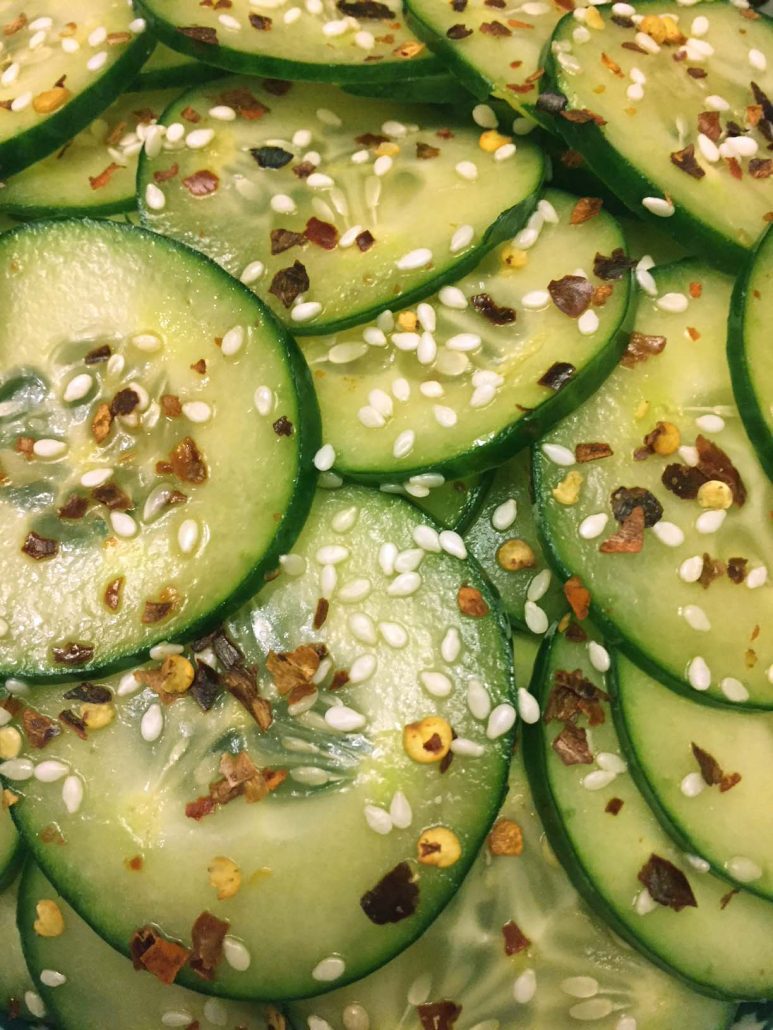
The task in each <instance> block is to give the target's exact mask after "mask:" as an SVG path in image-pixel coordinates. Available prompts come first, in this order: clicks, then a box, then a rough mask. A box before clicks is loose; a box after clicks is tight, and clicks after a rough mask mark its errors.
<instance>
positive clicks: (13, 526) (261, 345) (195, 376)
mask: <svg viewBox="0 0 773 1030" xmlns="http://www.w3.org/2000/svg"><path fill="white" fill-rule="evenodd" d="M42 258H44V260H42ZM63 297H66V298H67V300H66V302H63V301H62V298H63ZM0 308H2V310H3V312H4V318H3V321H2V326H1V327H0V355H1V356H2V357H0V363H1V364H2V366H3V373H2V388H1V390H0V399H2V402H3V407H2V409H0V411H1V412H2V421H1V422H0V427H1V428H0V433H1V434H2V435H0V446H2V465H3V469H4V472H5V475H6V477H7V482H6V483H5V484H4V485H3V486H2V487H0V539H1V540H2V546H3V550H4V555H5V557H4V576H3V578H2V583H0V612H2V616H3V619H4V620H5V621H7V622H8V624H9V627H10V629H9V632H8V633H7V634H6V635H5V636H3V638H2V640H0V668H2V669H3V670H5V671H6V672H7V673H8V674H10V675H14V676H21V677H25V676H30V677H33V676H44V675H52V674H59V675H61V674H63V673H67V671H68V668H67V666H66V665H62V664H59V665H57V664H56V662H55V661H54V658H53V654H52V648H53V647H58V646H63V645H64V644H66V643H70V642H77V643H83V644H89V645H93V646H94V648H95V650H94V654H93V657H92V659H91V660H89V661H87V662H85V663H84V664H82V665H80V666H79V667H78V668H79V670H84V669H86V668H105V667H106V666H108V665H109V664H111V663H114V662H116V661H118V660H119V659H123V660H124V661H125V660H127V659H128V658H130V657H131V655H132V654H136V652H137V651H138V650H140V649H141V648H142V647H143V646H146V645H150V644H152V643H153V642H154V641H157V640H159V639H164V638H166V637H167V636H170V635H172V634H175V633H178V634H179V633H180V632H182V631H183V630H186V629H191V628H192V627H193V626H194V625H195V624H196V623H197V622H198V621H200V620H201V619H202V618H203V617H205V616H207V615H208V614H209V613H213V616H214V617H216V616H217V611H216V610H217V608H218V606H220V605H222V604H224V603H225V602H227V601H228V600H229V599H230V598H231V597H232V595H233V594H234V593H235V592H236V591H238V590H239V589H240V588H241V587H242V586H243V584H244V582H245V580H247V579H248V577H249V576H250V575H251V574H252V573H253V570H254V569H255V567H256V566H258V565H259V564H260V563H261V562H262V561H263V560H264V559H266V560H269V561H270V560H272V556H271V555H270V553H269V555H268V558H266V556H267V552H270V551H271V549H272V548H273V547H275V546H277V536H279V538H280V539H279V541H278V543H279V545H280V546H285V545H286V544H287V543H289V542H290V541H289V540H288V539H287V537H288V533H289V535H290V536H292V534H294V533H295V532H296V531H297V525H295V524H294V523H295V522H296V521H300V518H299V517H298V513H297V507H298V504H299V503H300V500H299V497H300V495H299V492H298V491H299V485H301V486H302V485H303V482H304V481H303V479H302V478H301V479H300V484H299V477H301V476H303V475H305V474H306V473H305V472H304V473H301V472H300V470H299V465H300V464H301V462H302V461H303V462H304V464H305V462H306V461H308V460H309V457H310V456H309V455H304V453H303V452H304V450H305V448H307V447H309V446H310V447H311V450H312V453H313V450H314V449H315V448H316V447H317V446H318V443H317V442H316V440H315V438H314V437H315V432H314V430H315V427H314V420H313V414H314V409H313V400H311V399H310V397H309V396H306V397H305V398H304V399H303V402H302V403H303V413H301V411H300V409H299V400H298V390H301V391H303V390H304V377H303V373H302V372H301V371H300V369H299V365H298V363H297V362H298V359H297V358H296V356H295V351H294V350H293V346H292V343H291V341H290V340H289V339H287V338H285V337H284V335H283V334H282V332H281V330H280V329H279V328H278V327H277V326H276V324H275V323H274V321H273V320H272V319H269V317H268V316H267V314H266V312H265V310H264V309H263V308H262V307H261V306H260V305H259V304H257V303H256V301H255V298H254V297H253V296H252V295H251V294H250V293H249V291H247V290H245V289H242V288H241V287H240V286H239V285H238V284H236V283H234V282H233V281H232V280H230V279H228V278H227V277H225V276H224V275H223V273H222V272H221V270H220V269H219V268H218V267H217V266H216V265H213V264H212V263H210V262H208V261H204V260H202V259H201V258H200V257H198V256H197V255H194V254H192V253H191V252H190V251H188V250H186V249H183V248H179V247H177V246H176V245H175V244H173V243H171V242H169V241H167V240H164V239H161V238H159V237H156V236H153V235H151V234H148V233H145V232H143V231H141V230H137V229H134V228H130V227H128V226H119V225H116V224H112V223H108V222H106V221H105V222H86V221H83V222H79V221H62V222H50V223H37V224H34V225H31V226H29V227H28V228H25V229H21V230H19V231H18V232H15V233H10V234H7V235H5V236H3V237H1V238H0ZM235 326H242V327H248V328H247V331H246V333H245V342H244V345H243V347H242V348H241V350H240V351H239V352H238V353H237V354H236V355H235V356H233V357H226V356H224V355H223V354H222V353H221V351H220V349H219V348H218V347H217V346H216V345H215V338H216V337H223V336H224V334H225V333H227V332H228V331H230V330H231V329H232V328H233V327H235ZM147 333H156V334H157V335H158V336H159V338H160V339H161V340H162V342H163V346H162V348H161V350H159V351H155V352H153V353H148V352H147V351H142V350H140V349H139V348H138V347H136V346H135V345H134V344H133V343H131V342H130V341H131V339H133V338H134V336H135V334H147ZM103 344H108V345H109V346H110V347H111V349H112V351H113V353H115V354H120V355H121V356H123V357H124V358H125V368H124V371H123V373H122V374H118V373H116V374H111V373H109V372H108V371H107V363H105V362H102V363H100V364H96V365H91V366H87V365H85V363H84V358H85V356H86V354H88V353H89V352H90V351H91V350H92V349H94V348H95V347H97V346H100V345H103ZM202 357H204V358H205V359H206V361H207V374H206V375H203V376H202V375H200V374H199V373H197V372H195V371H193V370H192V369H191V365H192V364H193V363H194V362H196V361H198V360H199V359H200V358H202ZM87 370H88V372H89V373H90V374H91V375H92V380H93V381H92V385H91V388H90V390H89V393H88V394H86V396H85V397H84V398H83V399H82V400H81V401H73V402H71V403H70V402H66V401H65V400H64V399H63V391H64V389H65V388H66V386H67V385H68V384H69V383H70V382H71V381H72V379H73V378H74V376H75V375H76V374H78V375H80V374H84V373H86V371H87ZM130 382H136V383H138V384H140V385H142V386H144V388H145V389H146V391H147V392H148V395H149V403H148V407H147V409H146V411H147V412H148V413H149V414H148V415H147V416H145V415H143V418H144V422H140V424H139V426H137V427H133V426H132V425H128V424H126V422H123V423H121V420H120V419H118V418H117V419H116V420H115V422H116V425H114V426H112V427H111V432H110V435H109V436H108V437H107V439H106V440H105V441H104V442H103V443H102V444H98V443H97V442H96V440H95V438H94V436H93V435H92V432H91V423H92V419H93V417H94V414H95V412H96V410H97V407H98V405H99V404H100V403H110V402H111V400H112V398H113V397H114V396H115V394H116V393H117V391H118V390H119V389H122V388H126V387H127V384H128V383H130ZM261 384H265V385H268V386H270V387H271V388H272V389H273V391H274V395H275V400H276V403H275V411H274V413H273V414H270V415H269V416H267V417H266V416H264V415H261V414H259V413H258V411H257V410H256V407H255V403H254V393H255V389H256V387H257V386H258V385H261ZM163 394H173V395H176V396H178V397H179V398H180V400H181V402H184V403H188V402H191V401H194V400H195V401H203V402H205V403H207V404H209V405H210V409H211V412H212V417H211V419H210V421H209V422H208V423H206V424H194V423H192V422H191V421H190V420H189V419H188V417H187V415H185V414H183V415H181V416H180V417H178V418H174V419H172V418H166V417H164V416H162V417H160V418H159V419H158V421H157V423H156V424H155V426H154V425H153V424H152V423H153V417H154V415H155V414H156V413H157V412H156V409H155V408H154V407H152V406H151V404H152V403H154V402H157V400H158V398H159V397H160V396H161V395H163ZM193 410H194V413H195V412H196V411H197V409H193ZM280 414H281V415H285V416H286V417H287V418H288V419H289V420H290V421H291V422H292V423H293V425H294V426H295V432H294V434H293V435H292V436H289V437H288V436H277V434H276V433H275V432H274V430H273V428H272V420H273V419H275V418H277V417H278V416H279V415H280ZM135 417H136V413H135ZM129 421H131V419H130V420H129ZM119 423H120V424H119ZM24 436H27V437H31V438H34V439H35V440H40V439H46V440H60V441H64V442H66V443H67V444H68V450H67V451H66V452H65V453H64V455H63V456H61V457H58V458H52V459H50V460H49V459H46V458H42V457H34V458H33V460H27V459H26V458H25V457H24V455H23V454H21V453H18V452H17V450H16V446H17V440H18V439H19V437H24ZM186 437H191V438H192V439H193V440H194V441H195V442H196V445H197V446H198V448H199V449H200V452H201V453H202V454H203V456H204V459H205V461H206V463H207V465H208V470H209V472H208V478H207V480H206V482H203V483H199V484H194V483H187V482H182V481H180V480H179V479H177V478H176V477H174V476H172V475H163V476H160V475H159V474H158V473H157V472H156V462H158V461H159V460H164V459H168V456H169V453H170V451H172V449H173V448H175V447H176V446H177V445H178V444H179V442H180V441H181V440H184V439H185V438H186ZM309 437H311V439H310V438H309ZM237 441H238V444H237V443H236V442H237ZM130 454H131V455H132V457H133V459H134V460H133V461H132V460H131V458H128V456H129V455H130ZM245 455H249V462H250V472H251V474H250V475H249V476H245V475H244V474H243V473H244V462H245ZM96 468H114V469H115V468H120V471H119V472H116V474H115V476H114V480H115V482H116V484H117V485H118V486H119V487H120V488H121V489H122V490H123V491H124V492H125V493H126V494H128V495H129V496H130V498H131V500H132V502H133V507H132V512H131V514H132V517H134V519H135V521H136V524H137V527H138V528H137V532H136V535H135V536H134V537H133V538H128V537H120V536H118V535H116V530H115V528H114V526H113V525H112V524H111V523H110V522H108V517H109V513H108V511H107V509H106V507H105V506H103V505H101V504H97V503H94V504H93V506H92V508H91V509H90V510H89V512H88V513H87V515H86V516H85V518H82V519H81V520H79V521H64V520H62V519H60V518H59V516H58V510H59V507H60V506H61V505H62V504H63V503H64V502H65V500H66V499H67V498H69V497H70V496H71V495H72V494H73V493H79V494H82V495H84V496H87V497H88V496H89V494H90V490H87V489H84V488H83V487H81V486H80V478H81V476H82V475H83V474H84V473H86V472H87V471H90V470H93V469H96ZM235 483H238V484H239V487H238V489H235V488H234V484H235ZM159 488H160V490H159ZM174 489H179V490H180V491H181V492H182V493H184V494H185V495H186V496H187V498H188V500H187V501H186V502H185V503H184V504H179V505H176V506H172V507H169V506H168V505H166V506H165V498H166V496H167V494H163V491H164V490H167V491H171V490H174ZM160 494H163V496H160ZM151 495H152V496H151ZM159 497H160V500H161V502H164V503H161V504H160V506H159V505H158V504H156V501H158V500H159ZM228 497H230V498H231V500H230V501H228V502H227V503H224V498H228ZM148 498H150V503H149V504H148ZM215 501H216V503H215ZM159 507H160V510H159ZM294 509H295V510H294ZM275 513H282V518H281V519H279V520H277V519H276V517H275ZM301 517H302V516H301ZM187 520H195V522H196V524H197V526H198V530H199V534H198V546H195V547H194V549H193V551H190V552H189V553H183V551H182V550H181V548H180V546H179V543H178V532H179V529H180V526H181V524H182V523H183V522H184V521H187ZM246 525H249V527H250V532H249V534H245V533H244V527H245V526H246ZM30 531H34V532H37V533H38V535H39V536H42V537H44V538H46V539H53V540H57V541H58V542H59V549H58V553H57V554H56V555H55V556H54V557H52V558H48V559H44V560H35V559H33V558H31V557H28V555H27V554H25V553H23V552H22V550H21V548H22V545H23V544H24V542H25V539H26V538H27V534H28V532H30ZM117 532H120V529H119V530H118V531H117ZM274 560H275V559H274ZM122 576H123V577H125V582H124V584H123V591H122V600H121V602H120V607H119V609H118V610H117V611H115V612H112V611H110V610H109V609H108V608H107V607H106V606H105V603H104V592H105V589H106V587H107V585H108V584H109V583H111V582H112V581H114V580H115V579H116V578H118V577H122ZM165 588H170V589H174V590H176V591H177V595H179V596H178V600H177V607H176V609H173V610H172V612H171V613H170V614H169V615H168V617H167V618H165V619H163V620H162V621H159V622H155V623H149V624H143V623H142V621H141V618H142V616H143V614H144V611H145V603H146V601H148V600H151V599H155V600H158V599H159V598H160V595H161V592H162V591H163V590H164V589H165ZM75 675H77V671H76V673H75Z"/></svg>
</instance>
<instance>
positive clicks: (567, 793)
mask: <svg viewBox="0 0 773 1030" xmlns="http://www.w3.org/2000/svg"><path fill="white" fill-rule="evenodd" d="M589 650H590V649H589V648H588V647H585V646H578V645H577V644H572V643H571V642H569V641H568V640H567V639H566V637H563V636H561V635H560V634H554V635H553V636H552V638H549V639H547V640H546V641H545V643H544V644H543V651H542V652H541V654H540V657H539V658H538V660H537V667H536V669H535V675H534V680H533V682H532V690H533V691H534V692H535V693H536V694H537V697H538V699H539V702H540V706H541V708H542V710H543V712H546V709H547V705H548V698H549V696H550V695H551V693H552V690H553V687H554V683H555V680H554V677H555V675H556V673H557V672H561V671H564V672H570V671H575V670H577V672H578V673H579V674H580V675H581V677H582V679H583V681H584V682H585V683H590V684H592V685H593V686H595V687H597V688H598V689H600V690H605V689H606V684H605V682H604V677H603V676H602V675H601V674H600V673H598V672H597V671H596V670H595V669H594V667H593V665H592V664H591V658H590V653H589ZM598 657H599V653H597V654H596V657H595V660H596V662H597V664H601V663H600V662H599V661H598ZM563 689H564V690H565V691H566V692H567V693H569V688H566V687H564V688H563ZM581 689H582V690H584V691H585V693H584V694H583V697H587V693H588V690H587V688H586V687H582V688H581ZM571 696H574V695H571ZM588 700H590V699H588ZM588 700H586V701H585V702H583V703H584V704H586V705H587V704H588ZM568 707H569V706H565V707H564V711H567V709H568ZM591 708H592V709H595V711H594V716H595V718H594V723H595V725H594V726H593V728H592V729H588V728H586V727H587V718H586V716H584V715H582V714H581V713H580V712H575V714H574V717H573V718H574V723H573V724H572V723H568V724H565V726H564V728H563V729H562V728H561V723H560V722H558V721H557V720H556V718H553V719H552V720H551V721H550V722H549V723H545V721H544V719H543V720H540V721H539V723H536V724H534V725H532V726H527V727H526V729H525V731H524V759H525V762H526V771H527V773H528V776H529V783H530V785H531V789H532V791H533V792H534V799H535V803H536V806H537V810H538V812H539V814H540V816H541V818H542V820H543V822H544V824H545V830H546V832H547V835H548V839H549V841H550V844H551V845H552V847H553V848H554V849H555V852H556V854H557V855H558V858H559V860H560V861H561V863H562V865H563V866H564V869H565V870H566V872H567V873H568V874H569V876H570V878H571V879H572V881H573V883H574V885H575V887H576V888H577V890H578V891H579V893H580V894H581V895H582V896H583V897H584V899H585V901H586V902H587V903H588V904H590V905H591V907H593V908H594V909H596V911H598V912H599V914H600V915H601V916H602V917H603V918H604V919H605V920H606V922H607V923H608V924H609V926H610V927H611V928H612V929H613V930H614V931H615V932H617V933H618V934H620V936H621V937H623V938H624V939H625V940H627V941H628V942H629V943H630V944H632V945H633V946H634V947H635V948H637V949H638V950H639V951H641V952H642V953H643V954H644V955H646V956H647V957H649V958H650V959H651V960H652V961H654V962H656V963H657V964H659V965H661V966H663V968H665V969H666V970H668V971H670V972H672V973H674V974H675V975H677V976H680V977H682V978H683V979H685V980H687V981H688V982H690V983H692V984H693V985H694V986H695V987H697V988H698V989H700V991H701V992H703V993H705V994H707V995H712V996H715V997H725V998H765V997H769V996H770V994H771V992H773V905H771V904H770V903H769V902H767V901H763V900H762V899H761V898H758V897H755V896H754V895H753V894H749V893H747V892H745V891H741V892H740V893H739V894H735V893H734V892H733V891H730V892H728V885H727V883H726V882H724V881H723V880H720V879H718V878H717V877H715V876H712V874H711V873H706V872H700V871H699V870H698V869H697V868H695V866H694V865H692V864H691V863H690V861H689V859H688V858H687V857H685V855H684V854H683V853H682V851H681V850H680V849H679V848H678V847H677V846H676V845H675V844H674V843H673V842H672V840H671V839H670V837H668V836H667V835H666V834H665V833H664V831H663V830H662V828H661V827H660V824H659V823H658V821H657V820H656V818H655V816H654V815H653V813H652V811H651V810H650V808H648V806H647V804H646V802H645V800H644V798H643V797H642V796H641V794H640V793H639V792H638V790H637V789H636V787H635V786H634V784H633V781H632V780H631V777H630V776H629V775H628V773H627V772H617V771H616V770H617V769H619V768H622V767H621V766H620V755H619V741H618V737H617V734H616V732H615V728H614V724H613V721H612V718H611V715H610V712H609V707H608V705H607V703H606V702H605V701H604V700H603V698H599V697H596V698H594V699H593V701H592V702H591ZM598 717H601V718H603V722H600V721H598ZM566 725H574V730H575V734H577V735H578V736H579V734H580V733H582V734H583V738H580V739H578V740H577V741H575V742H571V741H569V742H567V743H565V745H564V746H565V754H566V755H567V758H572V757H573V758H575V759H576V760H577V764H573V765H565V764H564V763H563V761H562V759H561V758H560V757H559V754H558V752H557V750H556V744H555V741H556V739H557V738H558V737H559V736H560V735H561V734H564V733H566V732H567V731H566V728H565V727H566ZM566 740H567V738H566V737H564V741H566ZM559 746H560V745H559ZM586 749H587V752H588V753H589V754H592V756H593V758H592V759H591V761H590V764H585V763H584V761H583V760H584V759H585V753H586ZM601 756H603V757H601ZM594 762H595V763H597V764H596V765H594V764H593V763H594ZM581 763H582V764H581ZM587 777H591V779H587ZM620 802H622V807H620V804H619V803H620ZM615 809H616V810H617V814H616V815H614V814H612V813H613V811H614V810H615ZM653 858H654V862H653ZM658 859H660V860H662V861H661V862H658ZM663 863H666V865H663ZM648 867H649V868H648ZM653 871H654V872H656V873H658V871H659V875H660V882H659V885H656V884H655V883H654V882H653V877H652V875H651V873H652V872H653ZM640 874H641V875H642V877H643V879H642V880H639V875H640ZM680 877H681V878H686V881H687V887H686V886H685V884H684V879H681V880H680ZM677 881H679V882H677ZM647 884H649V888H648V887H647V886H646V885H647ZM688 888H689V890H691V891H692V895H693V897H692V900H693V901H695V902H696V903H697V907H691V905H690V903H689V895H688ZM650 889H651V890H652V891H654V892H655V893H656V894H658V896H660V897H661V898H662V899H663V901H664V902H671V903H673V904H674V905H677V906H679V905H683V906H684V907H681V909H679V910H675V909H673V908H671V907H669V905H667V904H661V903H658V902H656V901H655V900H654V899H653V896H652V894H650ZM661 1025H662V1024H661ZM666 1025H668V1024H666ZM677 1025H680V1024H677Z"/></svg>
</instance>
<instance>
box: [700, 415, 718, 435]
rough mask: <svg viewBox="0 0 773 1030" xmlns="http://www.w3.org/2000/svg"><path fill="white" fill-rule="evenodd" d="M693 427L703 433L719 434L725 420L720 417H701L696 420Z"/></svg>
mask: <svg viewBox="0 0 773 1030" xmlns="http://www.w3.org/2000/svg"><path fill="white" fill-rule="evenodd" d="M695 425H696V426H697V427H698V429H700V430H701V431H702V432H704V433H721V432H722V430H723V429H724V428H725V420H724V419H723V418H722V417H721V416H720V415H701V416H700V417H699V418H696V420H695Z"/></svg>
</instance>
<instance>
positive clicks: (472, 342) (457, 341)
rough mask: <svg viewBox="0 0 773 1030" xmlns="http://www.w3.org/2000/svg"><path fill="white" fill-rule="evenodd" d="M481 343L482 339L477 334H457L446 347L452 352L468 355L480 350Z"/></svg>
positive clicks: (447, 341) (450, 338) (447, 342)
mask: <svg viewBox="0 0 773 1030" xmlns="http://www.w3.org/2000/svg"><path fill="white" fill-rule="evenodd" d="M481 342H482V341H481V338H480V336H478V334H477V333H456V334H455V335H454V336H451V337H449V339H448V340H446V347H447V348H448V349H449V350H452V351H461V352H463V353H468V352H470V351H475V350H478V348H479V347H480V345H481Z"/></svg>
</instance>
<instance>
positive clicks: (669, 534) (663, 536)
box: [652, 520, 684, 547]
mask: <svg viewBox="0 0 773 1030" xmlns="http://www.w3.org/2000/svg"><path fill="white" fill-rule="evenodd" d="M652 532H653V533H654V534H655V536H656V537H657V538H658V540H659V541H660V542H661V544H665V545H666V547H680V546H681V545H682V544H683V543H684V533H683V532H682V530H681V529H680V528H679V526H677V525H675V524H674V523H673V522H664V521H663V520H661V521H660V522H656V523H655V525H654V526H653V527H652Z"/></svg>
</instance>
